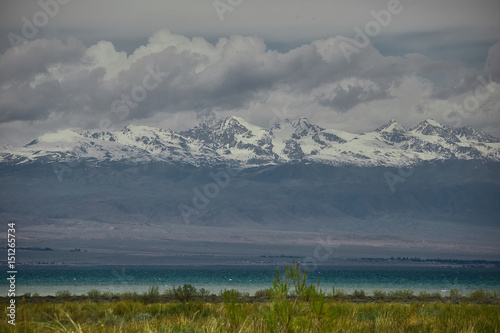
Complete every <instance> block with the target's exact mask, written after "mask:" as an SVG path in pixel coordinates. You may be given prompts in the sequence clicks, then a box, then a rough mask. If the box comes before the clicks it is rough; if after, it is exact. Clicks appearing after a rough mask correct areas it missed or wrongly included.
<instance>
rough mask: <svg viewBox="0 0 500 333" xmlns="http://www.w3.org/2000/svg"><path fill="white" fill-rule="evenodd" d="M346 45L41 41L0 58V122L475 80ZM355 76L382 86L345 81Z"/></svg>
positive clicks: (341, 98) (442, 93)
mask: <svg viewBox="0 0 500 333" xmlns="http://www.w3.org/2000/svg"><path fill="white" fill-rule="evenodd" d="M343 42H352V40H350V39H347V38H343V37H336V38H330V39H327V40H318V41H315V42H313V43H310V44H305V45H303V46H301V47H298V48H296V49H293V50H290V51H289V52H287V53H279V52H277V51H271V50H268V49H267V47H266V45H265V43H264V42H263V41H262V40H261V39H259V38H254V37H242V36H232V37H231V38H228V39H221V40H219V42H218V43H217V44H215V45H214V44H210V43H208V42H207V41H205V40H204V39H202V38H196V39H194V38H193V39H187V38H185V37H183V36H179V35H175V34H172V33H170V32H168V31H166V30H163V31H160V32H158V33H156V34H155V35H154V36H153V37H152V38H151V39H150V41H149V43H148V44H147V45H145V46H142V47H140V48H138V49H137V50H136V52H135V53H134V54H132V55H130V56H128V57H127V55H125V54H122V53H120V52H117V51H115V50H114V48H113V46H112V44H109V43H108V44H98V45H95V46H92V47H90V48H88V49H87V48H85V47H84V46H83V45H82V44H81V43H79V42H78V41H76V40H69V41H68V42H67V43H63V42H61V41H57V40H43V39H42V40H35V41H32V42H28V43H26V44H23V45H21V46H19V47H18V49H17V50H14V49H10V50H8V51H7V52H6V53H5V54H4V55H2V57H1V58H0V74H1V77H2V90H1V92H0V96H1V98H2V101H3V103H2V105H1V106H0V119H1V121H3V122H6V121H14V120H36V119H45V118H46V117H48V116H49V115H50V114H53V113H55V114H59V115H60V116H63V117H64V116H71V117H77V118H78V119H79V121H80V120H81V121H82V122H84V123H85V122H86V120H85V118H91V119H87V122H89V121H90V120H95V118H96V117H99V116H102V115H105V114H109V112H110V110H111V108H112V107H111V106H112V103H113V101H115V100H117V99H123V100H124V101H125V100H126V98H128V99H129V100H130V99H131V97H133V96H132V95H133V92H134V91H139V92H140V90H141V89H142V93H141V94H139V95H137V96H139V97H137V98H136V99H139V100H132V101H129V106H130V107H127V108H128V113H127V118H128V119H130V120H132V119H143V118H148V117H151V116H154V115H155V114H157V113H165V112H166V113H175V112H182V111H186V110H187V111H202V110H206V109H216V110H238V109H242V108H245V107H247V106H248V105H249V103H252V102H254V101H255V100H256V99H264V100H265V99H266V98H267V97H268V96H269V95H270V94H273V93H275V92H288V93H293V94H304V95H305V94H311V93H313V91H314V90H315V89H321V88H324V87H327V86H328V85H331V84H337V86H336V87H335V88H332V89H331V90H330V91H327V92H322V93H321V94H319V95H318V96H317V101H319V104H320V105H322V106H325V107H329V108H331V109H332V110H334V111H337V112H347V111H348V110H350V109H352V108H354V107H355V106H356V105H358V104H363V103H369V102H371V101H374V100H383V99H388V98H391V93H390V89H394V88H397V87H398V86H399V85H400V84H401V83H402V82H403V81H404V80H405V78H406V77H407V76H409V75H419V76H421V77H422V78H425V79H428V80H430V81H434V82H435V83H436V89H435V91H434V92H433V93H434V98H449V97H450V96H452V95H457V94H460V93H463V92H464V91H466V90H467V89H468V88H470V86H471V84H472V82H473V81H474V80H475V78H476V76H477V73H476V72H475V71H474V70H471V69H468V68H466V67H465V66H463V65H461V64H458V63H452V64H449V63H446V62H443V61H431V60H429V59H428V58H427V57H425V56H422V55H417V54H410V55H406V56H404V57H394V56H383V55H381V54H380V53H379V52H378V51H377V50H376V49H374V48H373V47H372V46H368V47H366V48H365V49H363V50H362V52H361V53H360V54H359V55H357V56H356V57H353V61H352V62H350V63H348V62H347V61H346V59H345V57H344V55H343V53H342V52H341V50H340V48H339V45H340V43H343ZM496 52H497V49H496V48H492V50H491V51H490V53H491V54H490V58H489V63H488V65H487V67H488V68H491V69H492V70H493V71H495V70H496V68H497V67H495V66H498V64H497V62H495V61H496V60H495V57H496ZM153 69H154V70H153ZM151 70H153V71H157V72H159V73H161V74H159V75H161V76H162V78H161V82H159V84H158V85H156V86H155V88H154V89H148V90H147V91H146V90H145V89H143V88H141V87H142V86H143V85H144V82H145V81H144V80H146V83H148V81H147V76H148V75H151V73H150V71H151ZM107 76H109V77H107ZM150 79H151V78H150ZM351 79H354V80H356V81H363V82H365V83H367V82H368V83H369V85H372V86H374V87H370V88H367V87H362V85H360V84H349V87H348V88H342V87H340V86H339V85H338V83H340V82H341V81H342V80H351ZM151 82H152V81H149V84H151ZM327 89H328V88H327ZM142 95H144V96H142ZM123 96H125V97H123ZM326 96H327V97H326ZM132 99H133V98H132ZM124 103H125V102H123V103H122V104H124Z"/></svg>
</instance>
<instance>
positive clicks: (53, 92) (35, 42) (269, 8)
mask: <svg viewBox="0 0 500 333" xmlns="http://www.w3.org/2000/svg"><path fill="white" fill-rule="evenodd" d="M0 4H1V8H0V32H1V33H0V144H25V143H26V142H28V141H29V140H30V139H31V138H34V137H36V136H39V135H41V134H43V133H45V132H48V131H56V130H58V129H64V128H73V127H74V128H82V129H119V128H122V127H124V126H126V125H129V124H146V125H152V126H158V127H164V128H171V129H174V130H181V129H185V128H188V127H192V126H194V125H195V124H197V123H198V122H200V121H203V120H210V119H213V118H214V117H215V118H220V117H224V116H228V115H238V116H241V117H243V118H245V119H247V120H248V121H249V122H251V123H254V124H257V125H260V126H264V127H267V126H269V125H270V124H272V123H273V122H275V121H279V120H280V119H283V118H290V119H294V118H298V117H307V118H309V119H310V120H311V121H313V122H316V123H318V124H319V125H322V126H324V127H330V128H336V129H341V130H347V131H352V132H362V131H368V130H373V129H375V128H376V127H378V126H380V125H382V124H384V123H386V122H388V121H389V120H390V119H396V120H397V121H399V122H400V123H402V124H403V125H405V126H407V127H411V126H415V125H416V124H417V123H418V122H419V121H421V120H423V119H425V118H433V119H435V120H437V121H439V122H441V123H442V124H446V125H450V126H472V127H474V128H476V129H479V130H482V131H487V132H490V133H491V134H494V135H496V136H500V20H499V19H498V18H499V17H500V2H499V1H498V0H479V1H470V0H428V1H427V0H418V1H417V0H413V1H411V0H401V1H400V2H398V1H397V0H389V1H378V0H371V1H353V0H341V1H332V0H309V1H305V0H273V1H269V0H268V1H261V0H216V1H213V0H167V1H165V0H158V1H156V0H150V1H148V0H146V1H131V0H41V1H31V0H26V1H19V0H0Z"/></svg>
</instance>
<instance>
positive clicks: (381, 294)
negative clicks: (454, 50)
mask: <svg viewBox="0 0 500 333" xmlns="http://www.w3.org/2000/svg"><path fill="white" fill-rule="evenodd" d="M373 297H375V298H385V297H387V293H386V292H384V291H382V290H379V289H376V290H374V291H373Z"/></svg>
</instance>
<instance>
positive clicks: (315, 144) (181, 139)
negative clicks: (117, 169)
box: [0, 116, 500, 169]
mask: <svg viewBox="0 0 500 333" xmlns="http://www.w3.org/2000/svg"><path fill="white" fill-rule="evenodd" d="M78 159H87V160H93V161H95V162H96V163H100V162H110V161H120V162H125V163H149V162H167V163H180V164H189V165H192V166H195V167H199V166H207V165H208V166H210V165H212V166H214V165H231V166H234V167H238V168H242V169H244V168H248V167H256V166H265V165H280V164H286V163H297V162H304V163H321V164H328V165H356V166H364V167H374V166H387V167H401V166H410V165H415V164H418V163H422V162H424V161H433V160H441V161H444V160H454V159H458V160H484V161H489V162H491V161H493V162H499V161H500V139H498V138H495V137H493V136H491V135H489V134H487V133H482V132H478V131H476V130H475V129H473V128H471V127H460V128H454V127H450V126H446V125H442V124H440V123H438V122H437V121H435V120H432V119H426V120H424V121H422V122H420V123H419V124H418V125H417V126H415V127H414V128H410V129H407V128H405V127H404V126H402V125H401V124H399V123H398V122H397V121H395V120H394V119H392V120H391V121H389V122H388V123H387V124H385V125H383V126H380V127H379V128H377V129H375V130H374V131H371V132H367V133H361V134H355V133H348V132H344V131H339V130H335V129H326V128H323V127H320V126H318V125H316V124H313V123H312V122H310V121H309V120H308V119H306V118H300V119H298V120H295V121H290V120H288V119H286V120H284V121H282V122H280V123H277V124H275V125H274V126H273V127H271V128H262V127H259V126H256V125H253V124H250V123H249V122H247V121H246V120H244V119H243V118H240V117H236V116H231V117H227V118H225V119H222V120H220V121H218V122H213V123H210V124H207V123H202V124H199V125H197V126H195V127H194V128H192V129H188V130H185V131H181V132H175V131H172V130H169V129H162V128H155V127H149V126H144V125H129V126H126V127H124V128H123V129H121V130H117V131H88V130H86V131H84V130H78V129H64V130H60V131H58V132H54V133H47V134H44V135H42V136H40V137H38V138H36V139H34V140H32V141H30V142H29V143H28V144H26V145H25V146H23V147H11V146H4V147H1V148H0V163H8V164H14V165H15V164H24V163H32V162H35V161H45V162H48V163H51V162H67V161H74V160H78Z"/></svg>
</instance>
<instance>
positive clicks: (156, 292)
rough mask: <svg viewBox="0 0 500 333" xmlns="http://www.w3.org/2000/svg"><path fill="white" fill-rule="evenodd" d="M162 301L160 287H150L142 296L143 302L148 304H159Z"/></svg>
mask: <svg viewBox="0 0 500 333" xmlns="http://www.w3.org/2000/svg"><path fill="white" fill-rule="evenodd" d="M159 299H160V287H159V286H154V285H153V286H150V287H149V289H148V291H147V292H146V293H144V294H143V295H142V300H143V301H145V302H148V303H153V302H157V301H158V300H159Z"/></svg>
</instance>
